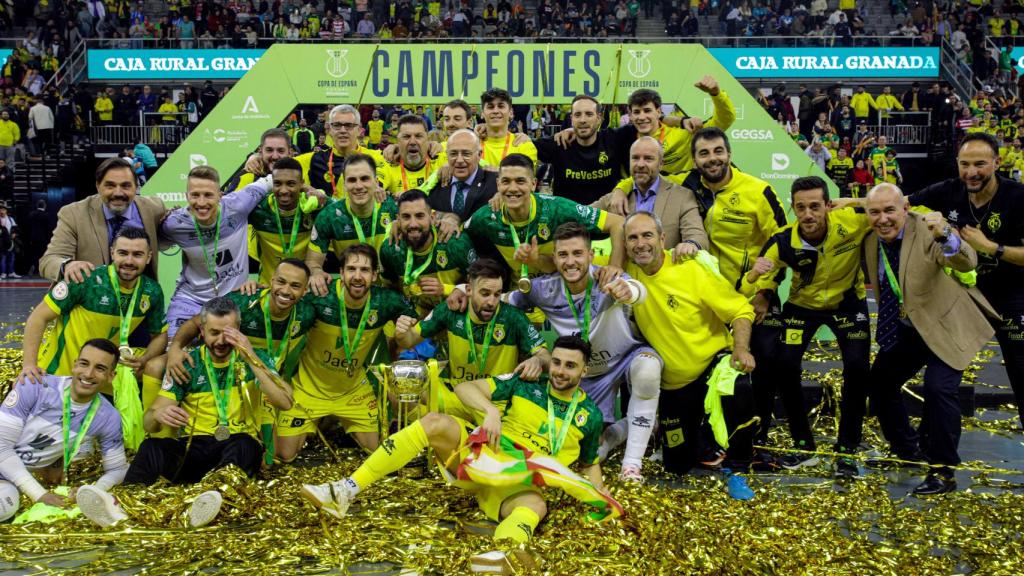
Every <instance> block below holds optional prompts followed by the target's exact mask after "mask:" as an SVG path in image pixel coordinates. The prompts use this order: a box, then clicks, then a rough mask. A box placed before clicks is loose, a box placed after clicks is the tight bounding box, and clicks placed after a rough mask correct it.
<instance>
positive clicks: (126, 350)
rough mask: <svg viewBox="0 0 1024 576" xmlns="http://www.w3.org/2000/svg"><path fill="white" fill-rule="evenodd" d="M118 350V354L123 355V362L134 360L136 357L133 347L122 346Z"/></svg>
mask: <svg viewBox="0 0 1024 576" xmlns="http://www.w3.org/2000/svg"><path fill="white" fill-rule="evenodd" d="M117 350H118V352H120V353H121V359H122V360H124V359H125V358H134V357H135V351H134V350H132V347H131V346H121V347H120V348H118V349H117Z"/></svg>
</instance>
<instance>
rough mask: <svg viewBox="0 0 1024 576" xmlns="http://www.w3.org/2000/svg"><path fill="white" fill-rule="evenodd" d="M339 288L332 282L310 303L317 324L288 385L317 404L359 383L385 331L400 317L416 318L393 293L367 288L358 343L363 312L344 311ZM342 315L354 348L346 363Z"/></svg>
mask: <svg viewBox="0 0 1024 576" xmlns="http://www.w3.org/2000/svg"><path fill="white" fill-rule="evenodd" d="M341 288H342V286H341V283H340V281H339V280H335V281H334V282H332V283H331V284H330V286H329V290H328V293H327V295H325V296H320V297H316V298H314V299H313V306H314V307H315V308H316V310H317V321H316V323H314V324H313V327H312V328H310V330H309V332H308V333H307V334H306V348H305V350H303V352H302V354H301V355H300V356H299V369H298V372H297V373H296V376H295V378H294V379H293V380H292V383H293V384H294V386H295V389H296V391H297V392H298V391H301V393H303V394H305V395H306V396H310V397H312V398H316V399H319V400H331V399H332V398H336V397H338V396H341V395H343V394H345V392H347V391H349V390H350V389H352V388H353V387H355V386H357V385H358V384H359V383H360V382H362V380H363V378H364V371H365V369H366V357H367V356H368V355H369V353H370V351H371V350H372V349H373V348H374V346H375V345H376V343H377V338H378V336H380V332H381V330H382V329H383V328H384V325H385V324H387V323H388V322H391V321H392V320H395V319H396V318H398V317H399V316H412V317H415V316H416V311H415V310H413V308H412V306H411V305H409V303H408V302H406V301H405V300H404V299H403V298H402V297H401V296H400V295H399V294H398V293H397V292H395V291H393V290H388V289H386V288H380V287H378V286H371V287H370V296H369V298H368V299H367V301H366V304H365V306H368V307H369V309H368V310H367V311H366V325H365V326H364V328H363V334H362V335H361V336H360V337H359V340H358V341H357V340H356V332H357V331H358V327H359V320H360V318H362V316H363V311H364V310H365V307H364V308H359V309H355V310H353V309H349V308H348V307H345V306H343V304H342V298H343V296H342V291H341ZM343 308H344V312H342V310H343ZM342 313H344V314H345V316H344V317H345V318H346V319H347V322H348V337H349V344H350V346H354V347H355V350H354V351H353V354H352V359H351V362H349V361H348V360H347V359H346V357H345V348H344V339H343V338H342V336H341V331H342V327H341V326H342V323H343V322H344V321H345V320H342ZM350 365H351V366H353V367H354V368H353V373H352V375H351V376H349V374H348V370H347V369H348V367H349V366H350Z"/></svg>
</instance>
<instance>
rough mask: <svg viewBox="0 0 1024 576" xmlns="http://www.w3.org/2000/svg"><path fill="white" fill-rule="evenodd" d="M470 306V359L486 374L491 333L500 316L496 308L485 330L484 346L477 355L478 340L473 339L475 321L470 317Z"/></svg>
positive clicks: (467, 338) (468, 322) (468, 324)
mask: <svg viewBox="0 0 1024 576" xmlns="http://www.w3.org/2000/svg"><path fill="white" fill-rule="evenodd" d="M469 308H470V306H467V307H466V340H467V341H468V342H469V361H470V362H472V363H474V364H476V367H477V368H478V369H479V370H480V373H481V374H484V373H486V372H487V353H488V352H489V351H490V348H491V334H492V333H493V332H494V321H495V320H496V319H497V318H498V310H497V309H495V310H494V315H493V316H491V321H490V322H488V323H487V329H486V330H484V344H483V348H482V349H481V350H480V354H479V355H477V353H476V341H475V340H474V339H473V322H472V321H471V320H470V319H469Z"/></svg>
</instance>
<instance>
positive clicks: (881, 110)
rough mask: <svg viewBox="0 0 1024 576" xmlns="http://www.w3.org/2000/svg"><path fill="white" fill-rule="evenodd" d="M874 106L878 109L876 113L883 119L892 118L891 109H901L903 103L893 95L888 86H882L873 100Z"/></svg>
mask: <svg viewBox="0 0 1024 576" xmlns="http://www.w3.org/2000/svg"><path fill="white" fill-rule="evenodd" d="M875 107H876V108H877V109H878V115H879V116H881V117H882V118H885V119H889V118H892V111H893V110H903V104H902V103H901V102H900V99H899V98H897V97H896V96H894V95H893V93H892V88H891V87H889V86H886V87H885V88H882V93H881V94H879V95H878V98H877V99H876V100H875Z"/></svg>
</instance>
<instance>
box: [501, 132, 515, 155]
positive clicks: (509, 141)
mask: <svg viewBox="0 0 1024 576" xmlns="http://www.w3.org/2000/svg"><path fill="white" fill-rule="evenodd" d="M512 140H513V137H512V134H509V135H507V136H505V147H504V148H502V150H501V159H502V160H504V159H505V156H508V147H509V145H511V144H512Z"/></svg>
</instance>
